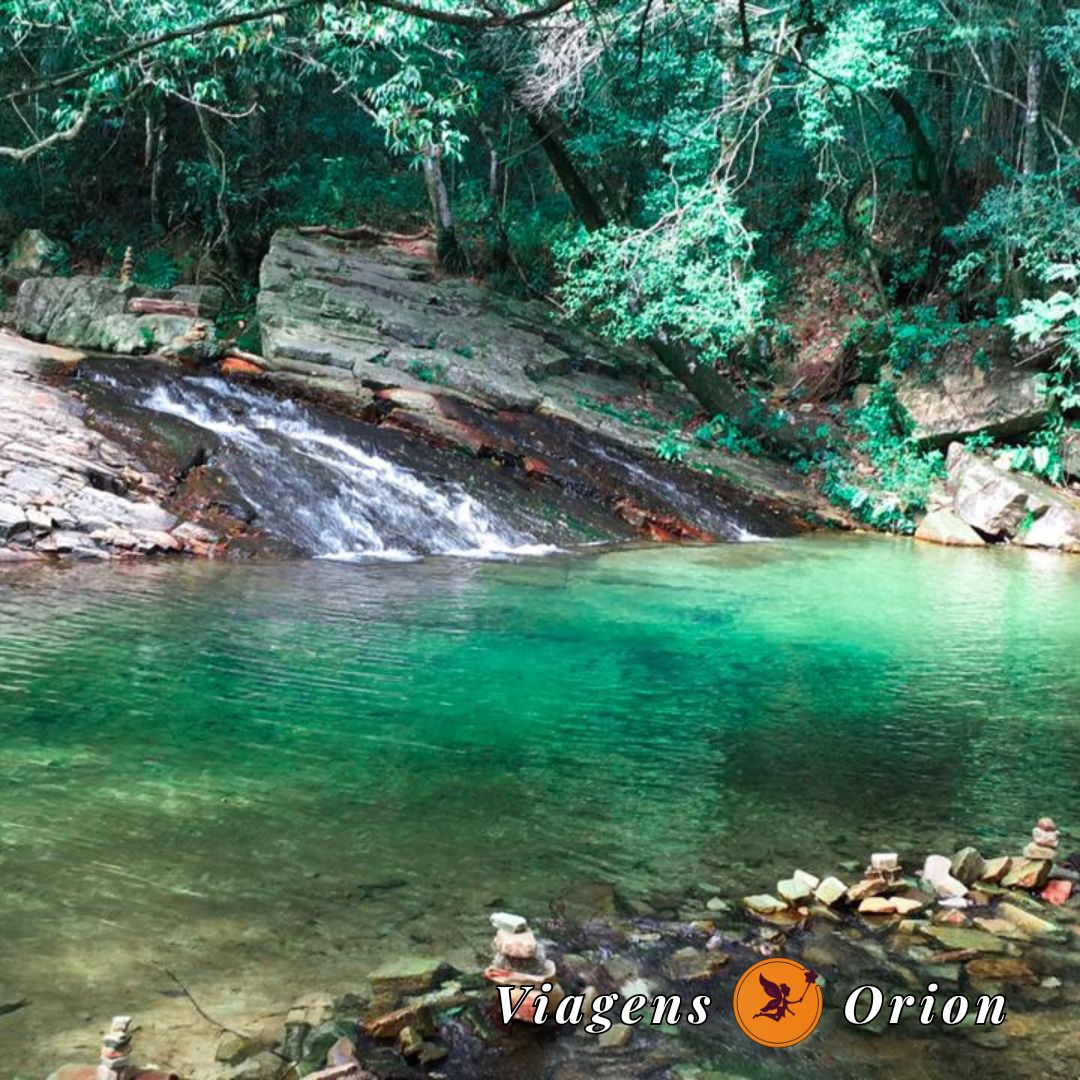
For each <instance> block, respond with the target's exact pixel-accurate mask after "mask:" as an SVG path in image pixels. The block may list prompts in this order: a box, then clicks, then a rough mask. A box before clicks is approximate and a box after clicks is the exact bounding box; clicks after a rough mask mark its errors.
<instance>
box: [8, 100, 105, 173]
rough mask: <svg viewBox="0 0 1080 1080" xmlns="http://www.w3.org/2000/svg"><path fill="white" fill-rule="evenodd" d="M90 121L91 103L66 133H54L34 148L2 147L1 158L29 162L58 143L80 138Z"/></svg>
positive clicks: (86, 105) (34, 145)
mask: <svg viewBox="0 0 1080 1080" xmlns="http://www.w3.org/2000/svg"><path fill="white" fill-rule="evenodd" d="M89 119H90V102H89V101H88V102H87V103H86V104H85V105H84V106H83V110H82V112H81V113H79V117H78V119H77V120H76V121H75V123H74V124H72V125H71V127H69V128H67V129H66V130H64V131H54V132H53V133H52V134H51V135H49V136H47V137H46V138H44V139H39V140H38V141H37V142H36V143H34V144H33V145H32V146H24V147H21V148H19V147H15V146H0V157H8V158H14V160H15V161H29V160H30V158H32V157H34V155H35V154H40V153H41V151H42V150H48V148H49V147H50V146H55V145H56V144H57V143H62V142H71V140H72V139H76V138H78V136H79V132H81V131H82V129H83V128H84V127H86V121H87V120H89Z"/></svg>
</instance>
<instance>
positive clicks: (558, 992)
mask: <svg viewBox="0 0 1080 1080" xmlns="http://www.w3.org/2000/svg"><path fill="white" fill-rule="evenodd" d="M491 925H492V926H493V927H494V929H495V937H494V939H493V940H492V943H491V945H492V949H493V950H494V954H495V955H494V957H493V958H492V961H491V966H490V967H489V968H487V970H486V971H485V972H484V977H485V978H486V979H488V981H489V982H492V983H494V984H495V985H496V986H512V987H526V986H528V987H532V989H530V990H527V991H526V990H518V991H517V992H515V993H512V994H511V996H510V1000H511V1002H512V1003H513V1004H514V1005H517V1006H518V1007H517V1009H516V1011H515V1012H514V1019H515V1020H524V1021H527V1022H529V1023H532V1021H533V1018H534V1016H535V1014H536V1005H537V1001H536V998H537V996H538V995H539V994H541V993H544V991H543V990H542V986H543V985H544V984H545V983H550V984H551V989H550V991H548V992H547V996H548V1000H549V1002H550V1006H549V1008H550V1009H554V1008H555V1006H556V1005H558V1003H559V1002H560V1001H561V1000H562V999H563V997H564V993H563V990H562V988H561V987H560V986H559V984H558V983H557V982H556V981H555V974H556V969H555V964H554V962H553V961H551V960H549V959H548V958H547V955H546V954H545V951H544V946H543V945H542V944H541V943H540V942H539V941H537V939H536V935H535V934H534V933H533V932H532V930H530V929H529V924H528V922H526V920H525V919H524V918H522V917H521V916H520V915H512V914H510V913H509V912H506V911H496V912H494V913H493V914H492V916H491ZM522 994H524V1001H522V1002H521V1004H520V1005H518V1000H519V998H521V996H522Z"/></svg>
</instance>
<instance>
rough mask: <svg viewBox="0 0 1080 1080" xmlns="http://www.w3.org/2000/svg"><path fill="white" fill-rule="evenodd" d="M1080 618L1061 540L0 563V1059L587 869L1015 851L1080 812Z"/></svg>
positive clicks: (235, 987) (533, 909)
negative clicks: (1049, 823)
mask: <svg viewBox="0 0 1080 1080" xmlns="http://www.w3.org/2000/svg"><path fill="white" fill-rule="evenodd" d="M1078 611H1080V560H1076V559H1069V558H1062V557H1058V556H1053V555H1042V554H1040V553H1037V552H1022V551H1002V550H994V551H982V552H968V551H950V550H947V549H941V548H934V547H929V546H920V545H915V544H912V543H909V542H906V541H898V542H894V541H888V540H880V539H859V538H852V537H846V538H828V537H817V538H810V539H804V540H796V541H779V542H773V543H759V544H753V543H752V544H740V545H727V546H720V547H715V548H708V549H673V548H662V549H640V550H627V551H620V552H616V553H610V554H604V555H594V556H589V555H584V556H581V555H578V556H569V557H565V558H564V557H559V556H556V557H553V558H549V559H544V560H538V561H527V562H521V563H506V564H499V563H475V562H469V561H462V560H455V559H431V560H427V561H424V562H420V563H413V564H406V565H398V564H387V563H380V564H376V565H362V564H357V565H352V564H349V565H343V564H336V563H330V562H295V563H274V564H262V565H256V564H250V565H235V564H232V565H229V564H213V563H192V562H163V563H154V564H149V563H144V564H138V565H135V564H130V565H112V566H98V565H94V566H85V565H80V566H73V567H69V568H65V569H55V568H48V569H41V568H35V569H32V570H29V571H25V570H20V571H17V572H8V573H5V574H3V575H0V734H2V739H0V925H2V926H3V948H2V953H0V1003H3V1002H6V1001H12V1000H16V999H21V998H24V997H25V998H30V999H31V1001H32V1005H31V1006H30V1007H28V1008H26V1009H23V1010H21V1011H20V1012H17V1013H14V1014H12V1015H10V1016H3V1017H0V1050H2V1051H3V1053H4V1056H5V1058H6V1059H7V1060H8V1061H13V1062H14V1063H15V1064H16V1065H17V1066H19V1067H21V1068H27V1069H31V1068H35V1069H41V1068H43V1067H45V1066H46V1065H47V1064H49V1063H51V1064H53V1065H55V1064H56V1060H57V1059H56V1054H58V1053H61V1049H62V1048H63V1049H64V1052H63V1053H62V1054H61V1057H62V1058H63V1057H75V1058H78V1057H79V1056H83V1057H85V1056H86V1054H85V1053H83V1054H81V1055H80V1053H78V1050H79V1047H80V1046H82V1047H89V1046H90V1045H91V1043H90V1042H87V1039H86V1034H87V1032H89V1033H91V1034H92V1033H93V1032H94V1031H96V1030H97V1027H98V1023H99V1018H100V1017H101V1016H102V1015H109V1014H111V1013H112V1012H116V1011H125V1010H130V1011H134V1012H137V1013H143V1014H145V1012H146V1011H147V1009H148V1008H149V1006H148V1002H153V1001H158V1002H161V1001H163V1000H165V999H163V997H162V993H163V991H164V990H167V989H168V988H169V986H170V985H171V984H170V983H169V981H168V979H167V977H166V976H165V975H164V974H163V968H168V969H169V970H171V971H174V972H177V973H179V974H181V975H182V976H183V977H184V980H185V982H187V983H188V984H189V985H190V986H192V987H193V988H194V989H196V990H197V991H198V992H199V994H200V995H202V997H201V1000H205V1001H209V1002H212V1003H215V1004H216V1005H217V1006H218V1007H219V1008H221V1009H227V1008H228V1002H229V1000H230V995H233V996H242V997H243V998H244V1000H245V1001H247V1002H249V1003H250V1002H251V1001H266V1002H278V1001H280V1000H281V999H282V997H287V996H288V995H290V994H294V993H297V992H299V991H300V990H303V989H309V988H321V987H326V988H329V989H334V990H343V989H348V988H349V987H350V986H355V985H356V983H357V981H358V980H360V979H362V977H363V975H364V973H366V972H367V971H368V970H370V969H371V968H372V967H373V966H374V964H375V963H376V962H378V961H381V960H382V959H385V958H387V957H389V956H392V955H395V954H397V953H400V952H402V951H409V952H421V953H423V952H431V953H439V954H441V955H446V956H448V957H449V958H450V959H452V960H455V961H456V962H458V963H462V964H472V963H474V962H475V959H476V956H477V949H478V948H480V949H482V947H483V945H484V943H485V939H486V938H487V936H488V935H487V932H486V928H485V922H484V917H485V913H486V911H487V910H488V908H489V907H490V906H491V905H498V906H500V907H506V908H509V909H511V910H521V911H523V912H525V913H529V914H532V913H536V914H540V913H544V912H546V911H547V910H548V906H549V903H550V901H551V900H552V898H553V897H557V896H558V895H559V894H561V893H563V892H564V891H565V890H567V889H570V890H571V891H572V890H573V889H574V888H575V887H577V886H579V885H581V884H583V883H588V882H596V881H604V882H611V883H613V884H614V885H615V886H616V887H617V888H618V889H619V890H620V892H621V893H622V894H623V895H624V896H627V897H630V898H634V897H638V898H641V897H648V896H649V894H650V893H652V892H655V891H657V890H670V889H678V888H683V887H686V886H690V885H694V884H695V883H708V884H715V885H717V886H722V887H723V888H724V889H725V890H726V891H730V892H738V891H739V890H748V889H754V890H755V891H760V889H762V888H763V887H765V888H768V887H771V885H772V883H773V882H774V881H775V879H776V877H777V876H778V874H780V873H781V872H783V873H784V874H786V873H787V872H788V871H790V869H791V868H792V867H793V866H794V865H802V866H804V867H806V868H807V869H810V870H813V871H815V872H822V871H827V870H830V869H836V867H837V866H838V864H839V863H840V862H841V861H842V860H848V859H859V860H862V859H864V858H865V857H866V855H867V853H868V852H869V851H870V850H871V849H875V850H881V849H891V848H896V849H898V850H900V851H901V852H902V853H906V854H908V855H909V858H910V860H911V861H914V860H915V859H916V857H918V858H921V855H922V854H923V853H924V852H925V851H926V850H927V849H928V848H931V847H937V848H940V849H941V850H952V849H953V848H954V847H955V846H957V845H958V844H959V843H961V842H967V841H970V840H972V839H975V840H977V842H979V843H980V844H981V845H982V846H983V847H984V848H985V849H987V850H988V851H989V850H992V849H994V848H995V847H996V846H997V845H999V844H1000V845H1004V846H1007V847H1015V846H1016V845H1017V842H1018V840H1019V839H1020V838H1022V837H1023V835H1024V834H1025V833H1026V831H1027V830H1028V829H1029V828H1030V824H1031V821H1032V820H1033V819H1034V818H1035V817H1037V816H1038V815H1040V814H1043V813H1051V814H1054V815H1055V816H1059V817H1061V818H1066V819H1067V818H1068V811H1069V808H1070V807H1072V806H1075V805H1076V803H1077V799H1078V796H1080V738H1078V723H1077V721H1078V710H1077V704H1078V702H1080V664H1078V662H1077V657H1078V656H1080V618H1078V617H1077V612H1078ZM1068 846H1069V845H1068V844H1067V847H1068ZM80 1039H81V1043H80V1041H79V1040H80ZM91 1041H92V1040H91ZM68 1046H70V1047H72V1048H73V1049H72V1052H71V1053H67V1052H66V1048H67V1047H68ZM92 1056H93V1055H91V1057H92Z"/></svg>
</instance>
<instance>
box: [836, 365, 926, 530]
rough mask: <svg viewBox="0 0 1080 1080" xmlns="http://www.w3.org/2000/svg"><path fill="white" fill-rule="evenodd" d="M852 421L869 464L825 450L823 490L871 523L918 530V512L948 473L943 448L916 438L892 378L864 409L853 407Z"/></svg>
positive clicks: (858, 516) (883, 526) (854, 432)
mask: <svg viewBox="0 0 1080 1080" xmlns="http://www.w3.org/2000/svg"><path fill="white" fill-rule="evenodd" d="M849 425H850V428H851V430H852V432H853V434H854V435H855V446H856V448H857V449H858V450H859V451H860V452H861V453H862V454H864V455H865V457H866V459H867V466H868V467H867V468H860V467H859V466H858V464H857V463H856V462H854V461H852V460H851V459H850V458H849V457H847V456H846V455H844V454H842V453H840V452H838V451H837V450H835V449H832V450H829V451H827V452H826V453H825V455H824V456H823V458H822V460H821V462H820V463H819V464H820V467H821V469H822V473H823V479H822V482H821V489H822V491H823V492H824V493H825V495H826V496H827V497H828V498H829V499H831V500H832V501H833V502H835V503H836V504H837V505H839V506H843V507H845V508H846V509H847V510H849V511H851V512H852V513H853V514H854V515H855V516H856V517H857V518H858V519H859V520H860V521H864V522H866V523H867V524H868V525H873V526H874V527H875V528H879V529H885V530H887V531H890V532H899V533H912V532H914V531H915V525H916V522H915V516H916V515H917V514H918V513H919V512H920V511H922V510H925V509H926V503H927V499H928V497H929V494H930V490H931V488H932V486H933V485H934V483H936V482H938V481H940V480H941V479H943V478H944V476H945V462H944V458H943V456H942V454H941V452H940V451H939V450H923V449H922V448H921V447H920V446H919V445H918V443H917V442H916V441H915V440H914V439H913V438H912V436H911V419H910V417H908V416H907V414H906V413H905V411H904V409H903V407H902V406H901V405H900V403H899V402H898V401H897V399H896V393H895V390H894V389H893V387H892V386H891V385H890V384H888V383H883V384H882V385H880V386H878V387H877V388H875V390H874V392H873V394H871V396H870V399H869V401H868V402H867V403H866V405H865V406H864V407H863V408H862V409H858V410H852V413H851V415H850V416H849Z"/></svg>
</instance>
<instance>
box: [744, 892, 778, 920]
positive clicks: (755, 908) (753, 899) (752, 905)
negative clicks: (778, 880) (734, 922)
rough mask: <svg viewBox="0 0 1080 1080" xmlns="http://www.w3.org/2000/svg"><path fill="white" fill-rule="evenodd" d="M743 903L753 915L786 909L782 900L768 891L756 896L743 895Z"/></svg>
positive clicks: (773, 912) (775, 912)
mask: <svg viewBox="0 0 1080 1080" xmlns="http://www.w3.org/2000/svg"><path fill="white" fill-rule="evenodd" d="M743 904H744V906H745V907H747V908H748V909H749V910H750V911H752V912H753V913H754V914H755V915H775V914H777V913H778V912H781V911H787V904H785V903H784V901H783V900H777V899H776V897H775V896H769V895H768V893H759V894H758V895H756V896H744V897H743Z"/></svg>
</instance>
